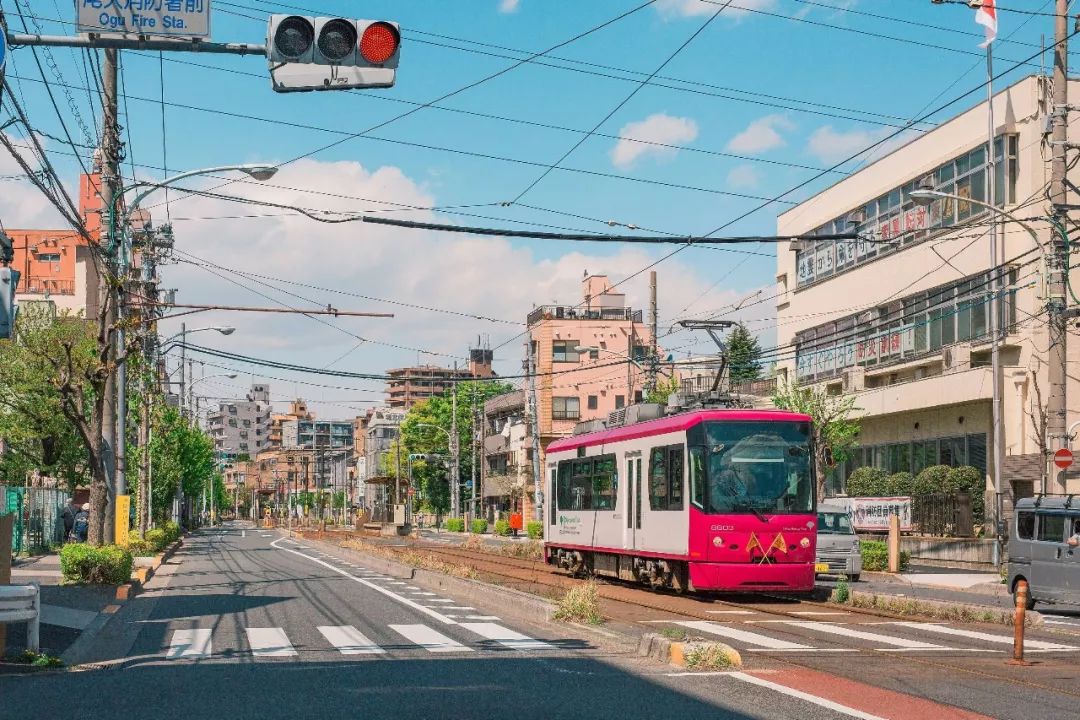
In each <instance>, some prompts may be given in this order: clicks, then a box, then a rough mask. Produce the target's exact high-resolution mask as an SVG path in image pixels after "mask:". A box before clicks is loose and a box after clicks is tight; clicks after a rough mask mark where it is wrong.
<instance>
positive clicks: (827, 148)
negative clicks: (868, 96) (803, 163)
mask: <svg viewBox="0 0 1080 720" xmlns="http://www.w3.org/2000/svg"><path fill="white" fill-rule="evenodd" d="M894 132H896V131H895V130H894V129H893V128H879V129H877V130H848V131H846V132H845V131H838V130H834V129H833V127H832V125H823V126H822V127H819V128H818V129H817V130H815V131H814V132H813V134H812V135H810V140H809V142H808V143H807V146H806V149H807V151H808V152H809V153H810V154H811V155H813V156H814V157H816V158H817V159H818V160H820V161H821V162H826V163H835V162H839V161H840V160H843V159H844V158H847V157H851V156H852V155H855V154H856V153H859V155H860V156H861V159H862V160H863V161H866V162H872V161H874V160H877V159H879V158H881V157H883V156H885V155H888V154H889V153H891V152H892V151H893V150H896V149H897V148H899V147H901V146H903V145H906V144H907V143H908V142H910V141H911V140H913V139H914V138H915V137H916V136H917V134H918V133H916V132H915V131H913V130H905V131H904V132H901V133H899V134H898V135H896V136H895V137H890V138H889V139H888V140H886V141H885V142H883V143H881V144H880V145H877V146H875V147H874V148H873V149H872V150H870V151H869V152H868V153H865V154H863V153H861V152H860V151H861V150H863V149H865V148H867V147H869V146H870V145H873V144H874V143H876V142H878V141H879V140H881V139H882V138H886V137H888V136H889V135H892V134H893V133H894Z"/></svg>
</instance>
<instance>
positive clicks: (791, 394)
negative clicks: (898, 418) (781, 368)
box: [772, 384, 859, 501]
mask: <svg viewBox="0 0 1080 720" xmlns="http://www.w3.org/2000/svg"><path fill="white" fill-rule="evenodd" d="M772 402H773V405H775V406H776V407H778V408H783V409H785V410H791V411H793V412H798V413H803V414H805V415H809V416H810V417H811V418H812V419H813V426H814V429H813V439H814V467H815V468H816V473H817V484H818V500H819V501H821V500H823V499H824V498H825V479H826V478H827V477H828V474H829V473H830V472H831V471H832V468H831V467H829V465H828V463H827V462H826V450H829V451H831V452H832V456H833V459H834V461H835V462H836V463H837V464H839V463H843V462H844V461H845V460H847V459H848V457H849V454H850V451H851V448H852V447H853V446H854V445H855V441H856V439H857V438H858V436H859V422H858V420H854V419H852V417H851V414H852V413H853V412H854V411H855V398H854V396H844V395H830V394H829V393H828V392H827V391H826V390H825V388H822V387H802V386H800V385H797V384H785V385H783V386H780V385H778V386H777V389H776V392H775V393H773V397H772Z"/></svg>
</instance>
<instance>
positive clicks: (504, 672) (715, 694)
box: [0, 525, 873, 720]
mask: <svg viewBox="0 0 1080 720" xmlns="http://www.w3.org/2000/svg"><path fill="white" fill-rule="evenodd" d="M335 555H336V556H335ZM87 659H89V660H92V661H94V662H96V663H99V667H100V669H96V670H88V671H84V672H65V673H54V674H40V675H32V676H0V697H2V698H3V707H2V712H0V715H2V716H3V717H5V718H6V717H12V718H24V717H69V716H72V715H73V714H77V715H79V716H82V717H116V716H120V715H121V714H123V716H129V715H131V714H132V713H133V712H135V710H136V709H137V708H144V710H139V712H140V714H150V715H153V716H160V717H197V718H202V717H206V718H217V717H223V718H224V717H228V718H230V720H240V719H241V718H259V719H266V718H307V717H328V716H341V715H345V714H348V715H352V716H358V717H365V718H394V719H395V720H399V719H400V718H429V717H430V718H443V717H454V718H491V717H498V716H508V717H514V718H530V717H537V718H541V717H542V718H560V717H567V718H570V717H573V718H593V717H595V718H608V717H619V718H638V717H640V718H661V717H685V718H706V717H707V718H778V719H787V718H791V719H792V720H795V719H799V720H815V719H818V718H821V719H832V718H847V717H873V716H870V715H866V714H858V713H855V714H853V713H852V712H850V711H848V710H846V709H845V708H844V707H843V706H839V707H834V706H833V705H830V704H829V701H828V700H822V699H821V698H818V697H817V696H815V695H814V694H813V693H812V692H806V691H803V690H798V689H791V688H789V687H785V686H783V685H776V684H774V683H773V681H772V680H771V679H770V673H771V672H772V671H769V670H762V671H760V672H758V671H754V672H746V673H718V674H685V673H680V672H676V671H675V670H674V669H673V668H671V667H669V666H664V665H660V664H657V663H655V662H654V661H651V660H645V659H641V658H637V657H636V656H635V655H634V654H633V653H632V652H628V651H626V650H625V648H623V647H622V646H607V645H605V643H604V639H603V636H602V635H597V634H594V633H592V632H589V631H584V630H578V629H577V628H574V627H572V626H570V627H562V626H557V625H551V624H546V623H543V624H541V623H533V622H530V621H528V620H521V619H517V618H514V617H513V614H512V613H510V612H500V611H499V609H493V608H482V607H477V606H474V605H469V603H467V602H464V600H463V599H460V598H453V597H448V596H446V595H445V594H440V593H432V592H431V591H430V590H425V589H422V588H420V587H418V586H415V585H410V584H409V583H408V582H405V581H400V580H396V579H393V578H388V577H386V576H381V575H379V574H378V573H375V572H372V571H368V570H365V569H364V568H362V567H359V566H358V565H357V564H356V563H355V562H353V561H352V560H350V559H349V558H346V557H344V553H341V554H335V553H333V552H332V551H330V550H320V549H318V548H315V547H312V546H307V545H305V544H304V543H299V542H295V541H291V540H286V539H284V538H283V537H281V536H280V535H279V534H276V533H271V532H263V531H258V530H254V529H252V528H250V527H242V526H238V525H237V526H227V527H226V528H224V529H219V530H208V531H203V532H200V533H198V534H197V535H195V536H193V537H191V538H189V539H188V540H187V541H186V542H185V545H184V547H183V548H182V550H181V551H180V552H179V553H178V554H177V555H176V556H174V558H173V559H172V560H171V561H170V563H169V564H167V565H166V566H163V568H162V570H161V571H160V572H159V574H158V575H157V576H155V578H154V579H153V580H151V581H150V583H148V585H147V588H146V590H145V591H144V592H143V593H142V594H140V595H139V596H138V597H137V598H136V599H134V600H133V601H131V602H129V603H128V604H127V605H125V606H124V608H123V609H122V610H121V611H120V612H119V613H118V614H117V615H116V616H115V617H114V619H113V620H112V621H110V623H109V624H107V625H106V626H105V628H104V630H103V631H102V632H101V633H100V634H99V635H98V636H97V638H96V641H95V643H94V645H93V647H92V652H91V653H90V654H89V655H88V657H87ZM804 681H805V682H812V681H813V679H812V678H811V679H805V678H804Z"/></svg>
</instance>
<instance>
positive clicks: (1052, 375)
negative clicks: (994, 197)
mask: <svg viewBox="0 0 1080 720" xmlns="http://www.w3.org/2000/svg"><path fill="white" fill-rule="evenodd" d="M1068 21H1069V3H1068V2H1066V0H1057V3H1056V11H1055V15H1054V89H1053V93H1054V94H1053V107H1052V109H1051V112H1050V123H1051V142H1050V148H1051V161H1050V204H1051V217H1052V218H1053V220H1054V225H1055V228H1054V231H1053V236H1052V239H1051V252H1050V257H1049V258H1048V262H1047V265H1048V273H1049V276H1050V277H1049V296H1048V297H1047V310H1048V311H1049V312H1048V316H1049V317H1048V330H1049V336H1050V353H1049V355H1050V356H1049V358H1048V359H1047V360H1048V363H1049V367H1048V375H1049V385H1050V396H1049V398H1048V399H1047V406H1046V434H1047V436H1048V437H1047V447H1048V449H1049V450H1050V452H1051V453H1053V452H1054V451H1055V450H1058V449H1060V448H1063V447H1067V446H1068V443H1069V439H1068V438H1067V437H1066V417H1065V413H1066V408H1067V405H1066V395H1065V385H1066V379H1067V373H1066V352H1065V349H1066V348H1065V344H1066V339H1067V337H1068V333H1067V332H1066V314H1065V287H1066V286H1065V283H1066V277H1065V273H1066V272H1068V242H1067V239H1066V237H1065V234H1064V227H1065V223H1066V221H1067V217H1066V216H1067V207H1066V203H1067V202H1068V196H1067V188H1066V178H1065V173H1066V152H1067V150H1068V145H1067V143H1068V105H1069V95H1068V62H1069V54H1068V49H1069V48H1068V33H1069V27H1068ZM1044 462H1049V458H1045V459H1044ZM1057 477H1058V478H1061V479H1060V480H1058V483H1057V485H1058V492H1062V493H1063V492H1065V481H1064V477H1063V476H1062V474H1061V473H1060V472H1058V473H1057Z"/></svg>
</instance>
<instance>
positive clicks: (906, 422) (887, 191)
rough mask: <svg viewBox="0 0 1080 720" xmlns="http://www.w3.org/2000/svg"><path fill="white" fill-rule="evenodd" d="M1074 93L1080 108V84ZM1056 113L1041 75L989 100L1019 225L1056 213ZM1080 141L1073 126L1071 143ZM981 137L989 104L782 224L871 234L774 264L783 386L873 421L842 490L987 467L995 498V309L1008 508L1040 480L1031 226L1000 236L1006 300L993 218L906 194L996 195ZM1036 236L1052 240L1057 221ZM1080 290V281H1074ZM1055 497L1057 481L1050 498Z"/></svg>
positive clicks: (999, 174)
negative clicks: (833, 400) (875, 478)
mask: <svg viewBox="0 0 1080 720" xmlns="http://www.w3.org/2000/svg"><path fill="white" fill-rule="evenodd" d="M1073 85H1074V87H1073V88H1071V92H1072V96H1073V97H1077V93H1080V83H1074V84H1073ZM1049 110H1050V87H1049V83H1048V82H1047V81H1046V80H1045V79H1043V78H1039V77H1034V76H1033V77H1029V78H1026V79H1024V80H1021V81H1019V82H1017V83H1016V84H1014V85H1012V86H1010V87H1008V88H1006V89H1004V90H1002V91H1000V92H998V93H997V94H996V95H995V96H994V125H995V130H994V132H995V135H996V140H995V146H994V156H995V158H996V159H995V163H996V165H995V172H994V174H995V176H996V179H997V181H996V185H997V187H998V191H997V193H996V196H997V198H998V205H999V206H1002V207H1003V208H1004V209H1005V210H1006V211H1008V212H1011V213H1016V215H1017V216H1018V217H1021V218H1032V217H1035V216H1042V215H1046V214H1048V212H1049V207H1048V202H1047V200H1046V198H1045V195H1044V189H1045V188H1046V187H1047V184H1048V182H1049V180H1050V163H1049V157H1050V147H1049V144H1048V142H1049V137H1048V135H1046V134H1045V132H1046V128H1047V113H1048V112H1049ZM1072 117H1073V118H1074V119H1076V118H1080V114H1077V113H1073V114H1072ZM1077 130H1080V128H1078V127H1076V123H1075V122H1074V123H1073V126H1072V127H1071V128H1070V132H1071V133H1073V134H1072V137H1078V135H1077V134H1076V133H1077ZM986 137H987V107H986V103H985V102H984V103H982V104H980V105H978V106H976V107H974V108H972V109H971V110H969V111H967V112H965V113H963V114H961V115H959V116H957V117H955V118H953V119H951V120H948V121H946V122H943V123H942V124H940V125H939V126H937V127H936V128H934V129H932V130H930V131H928V132H924V133H922V134H920V135H919V136H918V137H917V138H915V139H914V140H912V141H911V142H909V143H908V144H906V145H904V146H903V147H901V148H899V149H896V150H894V151H892V152H891V153H889V154H887V155H885V156H884V157H882V158H880V159H878V160H877V161H876V162H873V163H872V164H869V165H867V166H865V167H864V168H862V169H860V170H859V171H858V172H856V173H853V174H852V175H849V176H848V177H846V178H844V179H843V180H841V181H839V182H837V183H835V184H834V185H832V186H831V187H829V188H827V189H825V190H823V191H822V192H820V193H818V194H816V195H815V196H813V197H812V198H810V199H808V200H807V201H805V202H803V203H801V204H799V205H797V206H795V207H793V208H792V209H790V210H789V211H787V212H785V213H784V214H783V215H781V216H780V217H779V220H778V233H779V234H782V235H788V234H814V233H817V234H826V233H842V232H847V231H850V230H851V229H857V230H858V231H859V233H860V235H861V236H862V238H861V239H859V240H822V241H805V240H804V241H800V242H796V243H792V244H791V247H790V248H789V247H788V246H786V245H785V246H781V247H780V248H779V251H778V258H777V274H776V281H777V293H776V310H777V329H778V341H779V342H778V345H779V346H780V349H779V355H780V362H779V374H780V378H781V381H783V380H784V379H787V380H798V381H799V382H800V383H802V384H822V385H824V386H826V387H828V388H829V389H830V391H833V392H836V393H841V392H843V393H851V394H854V395H855V398H856V405H857V407H858V408H859V412H860V414H861V416H862V433H861V436H860V442H861V447H860V449H859V451H858V452H857V453H856V457H855V459H854V460H853V461H851V462H849V463H848V464H847V466H846V467H845V468H841V471H840V472H839V473H837V476H838V477H837V478H836V484H841V483H842V482H843V480H844V478H845V477H846V475H847V474H849V473H850V471H851V470H852V469H853V468H854V467H858V466H862V465H876V466H879V467H883V468H886V469H887V470H889V471H892V472H896V471H910V472H918V471H919V470H921V469H922V468H923V467H926V466H929V465H933V464H937V463H942V464H947V465H973V466H976V467H978V468H980V469H982V470H984V471H985V472H987V476H988V491H991V490H992V489H993V486H992V481H991V478H992V473H993V458H994V452H993V433H992V427H991V425H992V423H991V413H992V407H991V398H992V392H993V378H992V376H991V370H990V336H989V331H990V318H991V313H994V312H996V313H997V314H998V317H999V318H1000V319H1001V324H1002V327H1003V330H1004V332H1003V338H1002V342H1001V352H1000V357H1001V366H1002V369H1001V376H1002V377H1001V383H1002V411H1003V412H1002V418H1003V419H1002V425H1003V436H1004V443H1003V456H1004V462H1003V464H1002V478H1003V487H1002V488H1001V492H1002V495H1003V502H1004V506H1005V509H1006V511H1008V509H1009V508H1010V507H1011V501H1012V498H1014V497H1022V496H1027V495H1031V494H1032V492H1033V491H1037V490H1038V489H1039V487H1040V485H1041V481H1042V477H1043V474H1044V472H1045V468H1046V465H1047V463H1046V462H1045V459H1044V457H1043V453H1042V450H1041V446H1040V443H1041V442H1042V438H1040V437H1039V435H1040V433H1038V432H1037V431H1036V430H1035V429H1034V425H1033V418H1035V420H1036V423H1037V422H1038V419H1039V418H1040V417H1041V416H1042V412H1040V410H1039V408H1040V407H1042V408H1045V402H1046V397H1047V391H1048V386H1049V382H1048V379H1047V367H1046V361H1047V346H1048V339H1047V332H1046V313H1045V310H1044V308H1045V304H1046V296H1045V285H1044V280H1043V278H1044V273H1043V267H1044V265H1043V261H1042V257H1041V252H1040V250H1039V248H1038V247H1037V246H1036V245H1035V243H1034V241H1033V239H1032V237H1031V235H1030V234H1029V233H1028V232H1027V231H1025V230H1024V228H1023V227H1021V226H1018V225H1017V224H1015V223H1005V224H1002V225H999V226H998V230H997V240H996V242H997V243H998V258H999V266H1000V268H1001V270H1000V271H999V275H1000V286H1001V288H1002V290H1001V292H1000V293H998V294H997V295H996V296H995V293H994V292H993V289H992V284H991V283H992V280H993V277H992V273H991V271H992V269H993V265H992V263H991V243H992V242H993V241H994V240H993V239H992V235H991V230H990V228H991V224H990V223H989V219H990V213H988V212H987V211H986V210H985V209H980V208H979V207H977V206H975V205H973V204H971V203H966V202H958V201H953V200H937V201H935V202H934V203H933V204H931V205H930V206H929V207H920V206H919V205H917V204H916V203H915V202H914V201H913V200H912V199H911V198H910V196H909V193H910V192H911V191H912V189H914V188H916V187H918V186H920V183H922V184H923V185H924V186H925V185H926V184H927V183H932V184H933V186H934V188H936V189H937V190H939V191H942V192H947V193H951V194H956V195H960V196H963V197H970V198H972V199H976V200H984V199H986V197H987V187H986V185H987V182H986V178H987V173H988V162H987V153H986ZM1031 227H1033V228H1034V229H1035V230H1036V231H1037V233H1038V235H1039V239H1040V242H1041V243H1046V242H1048V240H1049V239H1050V229H1049V226H1048V224H1047V223H1046V222H1043V221H1038V220H1035V221H1032V223H1031ZM1073 281H1074V286H1075V283H1076V282H1077V281H1080V277H1078V276H1077V275H1076V274H1074V276H1073ZM1069 359H1070V362H1080V340H1076V339H1073V338H1070V347H1069ZM1071 367H1072V368H1073V369H1074V370H1075V368H1076V366H1075V365H1072V366H1071ZM1040 396H1041V399H1040ZM1068 397H1069V402H1068V406H1069V407H1068V422H1069V423H1072V422H1073V421H1075V420H1077V419H1080V412H1078V411H1080V383H1078V382H1077V380H1076V376H1075V372H1073V373H1071V374H1070V378H1069V382H1068ZM1054 479H1055V480H1056V479H1059V478H1056V477H1055V478H1054ZM1058 487H1060V486H1057V485H1055V483H1053V482H1051V483H1050V491H1052V492H1053V491H1060V490H1058V489H1057V488H1058ZM1070 489H1071V490H1073V491H1080V483H1077V482H1074V481H1070Z"/></svg>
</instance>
